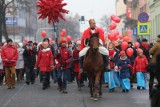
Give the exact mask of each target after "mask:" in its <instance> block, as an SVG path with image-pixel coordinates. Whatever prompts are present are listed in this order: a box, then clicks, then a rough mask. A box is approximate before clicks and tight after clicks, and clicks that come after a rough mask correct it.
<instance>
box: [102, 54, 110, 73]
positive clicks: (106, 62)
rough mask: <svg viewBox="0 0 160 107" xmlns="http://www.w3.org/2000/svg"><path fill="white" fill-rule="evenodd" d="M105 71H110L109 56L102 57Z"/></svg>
mask: <svg viewBox="0 0 160 107" xmlns="http://www.w3.org/2000/svg"><path fill="white" fill-rule="evenodd" d="M102 57H103V64H104V68H105V71H108V69H109V68H108V64H109V58H108V55H102Z"/></svg>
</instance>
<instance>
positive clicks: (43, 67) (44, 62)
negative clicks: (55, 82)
mask: <svg viewBox="0 0 160 107" xmlns="http://www.w3.org/2000/svg"><path fill="white" fill-rule="evenodd" d="M48 45H49V44H48V42H43V43H42V46H43V49H42V50H40V51H39V53H38V57H37V62H36V65H35V67H36V68H37V67H38V66H39V67H40V72H41V74H42V79H43V80H42V83H43V86H42V88H43V89H44V90H45V89H46V88H48V87H50V73H51V72H52V68H53V54H52V51H51V49H50V48H47V47H48Z"/></svg>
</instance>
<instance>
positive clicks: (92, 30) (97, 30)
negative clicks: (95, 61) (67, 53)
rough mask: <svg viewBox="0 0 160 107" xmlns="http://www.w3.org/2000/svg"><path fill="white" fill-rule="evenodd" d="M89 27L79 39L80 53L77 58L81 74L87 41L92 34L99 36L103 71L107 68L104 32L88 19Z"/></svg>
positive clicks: (93, 21) (87, 47)
mask: <svg viewBox="0 0 160 107" xmlns="http://www.w3.org/2000/svg"><path fill="white" fill-rule="evenodd" d="M89 25H90V27H89V28H88V29H86V30H85V31H84V33H83V35H82V39H81V51H80V53H79V57H80V68H81V72H83V56H85V55H86V53H87V51H88V49H89V48H90V47H89V46H88V45H89V39H90V35H91V34H93V33H98V34H99V43H100V45H99V50H98V51H99V52H100V53H101V54H102V56H103V61H104V66H105V69H106V70H107V67H108V50H107V49H106V48H105V47H104V46H103V45H104V43H105V38H104V31H103V30H102V29H101V28H98V27H97V26H96V23H95V20H94V19H90V20H89Z"/></svg>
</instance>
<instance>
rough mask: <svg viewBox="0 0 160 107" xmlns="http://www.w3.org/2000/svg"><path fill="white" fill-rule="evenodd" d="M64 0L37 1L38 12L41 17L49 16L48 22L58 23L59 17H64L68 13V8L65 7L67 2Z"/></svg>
mask: <svg viewBox="0 0 160 107" xmlns="http://www.w3.org/2000/svg"><path fill="white" fill-rule="evenodd" d="M62 2H63V0H39V1H38V2H37V7H39V11H38V14H40V16H39V19H45V18H48V23H51V22H52V23H53V24H54V23H57V22H59V18H61V19H63V20H64V21H65V18H64V16H63V15H64V14H68V12H69V11H68V10H66V9H63V7H64V6H66V5H67V3H62Z"/></svg>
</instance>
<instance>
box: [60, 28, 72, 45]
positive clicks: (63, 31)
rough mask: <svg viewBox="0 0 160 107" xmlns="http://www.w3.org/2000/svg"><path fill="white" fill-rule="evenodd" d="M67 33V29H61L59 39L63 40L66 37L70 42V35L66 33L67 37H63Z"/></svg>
mask: <svg viewBox="0 0 160 107" xmlns="http://www.w3.org/2000/svg"><path fill="white" fill-rule="evenodd" d="M66 34H67V31H66V29H62V31H61V33H60V35H61V38H60V41H61V40H63V39H67V41H68V42H70V41H71V40H72V37H71V36H70V35H68V36H67V37H65V36H66Z"/></svg>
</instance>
